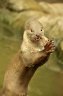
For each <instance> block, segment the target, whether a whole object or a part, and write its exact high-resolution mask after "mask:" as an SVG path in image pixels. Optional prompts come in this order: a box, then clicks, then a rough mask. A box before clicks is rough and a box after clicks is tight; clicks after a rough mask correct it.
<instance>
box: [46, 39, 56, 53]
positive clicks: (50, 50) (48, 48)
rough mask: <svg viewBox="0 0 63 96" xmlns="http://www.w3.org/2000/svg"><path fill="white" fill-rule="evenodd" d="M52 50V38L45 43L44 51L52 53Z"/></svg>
mask: <svg viewBox="0 0 63 96" xmlns="http://www.w3.org/2000/svg"><path fill="white" fill-rule="evenodd" d="M54 50H55V45H54V41H52V40H50V41H48V43H47V44H46V45H45V52H46V53H52V52H53V51H54Z"/></svg>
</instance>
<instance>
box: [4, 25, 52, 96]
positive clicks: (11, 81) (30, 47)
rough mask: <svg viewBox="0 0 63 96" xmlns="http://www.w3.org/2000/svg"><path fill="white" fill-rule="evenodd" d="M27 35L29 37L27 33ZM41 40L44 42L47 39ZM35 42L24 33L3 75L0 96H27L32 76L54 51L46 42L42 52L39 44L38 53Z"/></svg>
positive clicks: (50, 43) (50, 44) (49, 42)
mask: <svg viewBox="0 0 63 96" xmlns="http://www.w3.org/2000/svg"><path fill="white" fill-rule="evenodd" d="M38 24H39V23H38ZM40 28H41V25H39V29H40ZM33 29H34V28H33ZM34 30H35V29H34ZM35 31H36V30H35ZM36 34H37V33H36ZM28 35H29V36H31V35H30V34H29V33H28ZM32 36H33V37H34V36H35V34H34V33H33V34H32ZM39 36H41V34H40V35H39ZM33 37H31V38H33ZM35 38H36V36H35ZM40 39H41V38H39V39H38V40H39V41H40ZM35 40H37V39H35ZM42 40H43V41H45V42H46V40H47V39H46V40H45V39H42ZM37 42H38V41H37ZM37 42H33V40H32V41H31V40H30V39H29V38H28V36H27V33H25V32H24V39H23V43H22V45H21V50H20V51H19V52H18V54H17V55H16V57H15V59H14V60H13V62H12V63H11V64H10V65H9V67H8V70H7V72H6V73H5V77H4V83H3V94H2V96H27V91H28V84H29V82H30V80H31V78H32V76H33V75H34V73H35V71H36V70H37V68H38V67H39V66H41V65H43V64H44V63H45V62H46V61H47V60H48V58H49V55H50V53H51V52H52V51H53V50H54V44H53V42H52V41H47V42H46V44H45V45H44V50H42V51H41V49H40V48H41V47H40V46H39V42H38V46H39V49H40V51H39V50H38V49H37V48H38V46H36V43H37ZM40 42H42V41H40ZM34 44H35V45H34ZM42 47H43V46H42ZM23 48H24V49H23Z"/></svg>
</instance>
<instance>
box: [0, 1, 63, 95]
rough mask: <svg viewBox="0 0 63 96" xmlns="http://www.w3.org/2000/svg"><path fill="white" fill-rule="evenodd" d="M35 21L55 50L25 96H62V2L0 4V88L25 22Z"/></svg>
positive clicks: (38, 72) (40, 69)
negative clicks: (40, 24)
mask: <svg viewBox="0 0 63 96" xmlns="http://www.w3.org/2000/svg"><path fill="white" fill-rule="evenodd" d="M30 17H37V19H38V20H39V21H40V22H41V23H42V24H43V26H44V30H45V34H46V35H47V36H48V37H49V38H50V39H54V41H55V45H56V50H55V52H54V53H53V54H51V56H50V58H49V60H48V62H47V63H46V64H45V65H43V66H41V67H40V68H38V70H37V71H36V73H35V74H34V76H33V78H32V80H31V82H30V85H29V91H28V94H29V96H63V0H18V1H17V0H0V87H2V84H3V78H4V73H5V71H6V68H7V65H8V64H10V62H11V60H12V59H13V57H14V55H15V53H16V52H17V51H18V50H19V48H20V44H21V41H22V35H23V30H24V24H25V21H26V20H27V19H28V18H30Z"/></svg>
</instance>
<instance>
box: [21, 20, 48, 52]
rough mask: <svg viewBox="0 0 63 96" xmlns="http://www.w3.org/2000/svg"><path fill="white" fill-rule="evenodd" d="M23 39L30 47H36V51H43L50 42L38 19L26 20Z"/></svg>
mask: <svg viewBox="0 0 63 96" xmlns="http://www.w3.org/2000/svg"><path fill="white" fill-rule="evenodd" d="M23 41H25V42H26V44H29V46H28V47H29V48H30V47H31V49H33V48H35V50H34V51H36V50H41V51H42V50H43V49H44V46H45V45H46V43H47V42H48V38H46V37H45V35H44V29H43V26H42V24H41V23H40V22H39V21H38V20H35V19H34V20H28V21H27V22H26V24H25V31H24V35H23ZM31 45H32V46H31Z"/></svg>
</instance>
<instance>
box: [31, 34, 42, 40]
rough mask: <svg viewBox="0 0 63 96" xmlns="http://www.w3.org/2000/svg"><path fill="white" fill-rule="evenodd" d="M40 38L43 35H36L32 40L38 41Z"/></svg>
mask: <svg viewBox="0 0 63 96" xmlns="http://www.w3.org/2000/svg"><path fill="white" fill-rule="evenodd" d="M40 39H42V38H41V36H39V35H35V37H34V38H33V39H32V41H34V42H37V41H40Z"/></svg>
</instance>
